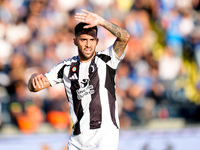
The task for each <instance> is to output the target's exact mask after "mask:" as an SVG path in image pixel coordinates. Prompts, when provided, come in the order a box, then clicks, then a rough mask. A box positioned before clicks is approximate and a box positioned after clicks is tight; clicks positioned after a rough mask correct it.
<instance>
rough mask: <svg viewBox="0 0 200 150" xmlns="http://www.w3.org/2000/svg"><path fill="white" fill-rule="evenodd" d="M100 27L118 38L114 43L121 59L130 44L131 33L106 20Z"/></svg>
mask: <svg viewBox="0 0 200 150" xmlns="http://www.w3.org/2000/svg"><path fill="white" fill-rule="evenodd" d="M100 25H101V26H103V27H104V28H105V29H107V30H108V31H110V32H111V33H112V34H113V35H114V36H116V37H117V39H116V40H115V42H114V45H113V48H114V51H115V53H116V54H117V56H118V57H121V56H122V54H123V53H124V50H125V48H126V45H127V44H128V41H129V38H130V35H129V33H128V32H127V31H126V30H125V29H123V28H121V27H119V26H117V25H115V24H113V23H111V22H108V21H106V20H104V21H103V22H102V23H101V24H100Z"/></svg>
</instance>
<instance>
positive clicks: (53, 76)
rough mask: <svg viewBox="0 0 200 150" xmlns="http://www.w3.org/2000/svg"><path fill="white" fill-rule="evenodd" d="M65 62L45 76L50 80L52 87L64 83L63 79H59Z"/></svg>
mask: <svg viewBox="0 0 200 150" xmlns="http://www.w3.org/2000/svg"><path fill="white" fill-rule="evenodd" d="M64 65H65V64H64V61H63V62H61V63H59V64H57V65H56V66H54V67H53V68H52V69H51V70H50V71H49V72H47V73H45V74H44V75H45V76H46V77H47V79H48V80H49V82H50V84H51V86H54V85H56V84H59V83H62V82H63V79H62V78H61V77H59V72H60V71H61V70H62V68H63V66H64Z"/></svg>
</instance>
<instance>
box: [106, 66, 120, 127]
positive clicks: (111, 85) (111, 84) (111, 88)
mask: <svg viewBox="0 0 200 150" xmlns="http://www.w3.org/2000/svg"><path fill="white" fill-rule="evenodd" d="M115 74H116V70H115V69H112V68H111V67H109V66H108V65H106V81H105V87H106V89H107V90H108V100H109V107H110V115H111V119H112V122H113V124H114V125H115V126H116V127H117V128H118V126H117V123H116V118H115V109H116V108H115V101H116V96H115V81H114V79H115Z"/></svg>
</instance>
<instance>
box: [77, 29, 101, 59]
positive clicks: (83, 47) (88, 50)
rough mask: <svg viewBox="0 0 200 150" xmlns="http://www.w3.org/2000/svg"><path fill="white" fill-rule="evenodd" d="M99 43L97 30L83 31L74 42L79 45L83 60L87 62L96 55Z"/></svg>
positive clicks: (80, 55)
mask: <svg viewBox="0 0 200 150" xmlns="http://www.w3.org/2000/svg"><path fill="white" fill-rule="evenodd" d="M97 43H98V38H97V36H96V31H95V30H91V31H88V32H85V33H81V34H80V35H79V36H77V37H76V38H74V44H75V45H76V46H77V47H78V53H79V58H80V61H81V62H87V61H89V60H91V59H92V58H93V57H94V55H95V48H96V46H97Z"/></svg>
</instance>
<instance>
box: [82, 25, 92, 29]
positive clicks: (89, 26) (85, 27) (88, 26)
mask: <svg viewBox="0 0 200 150" xmlns="http://www.w3.org/2000/svg"><path fill="white" fill-rule="evenodd" d="M92 27H93V26H91V25H86V26H84V27H83V28H84V29H87V28H92Z"/></svg>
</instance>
